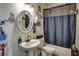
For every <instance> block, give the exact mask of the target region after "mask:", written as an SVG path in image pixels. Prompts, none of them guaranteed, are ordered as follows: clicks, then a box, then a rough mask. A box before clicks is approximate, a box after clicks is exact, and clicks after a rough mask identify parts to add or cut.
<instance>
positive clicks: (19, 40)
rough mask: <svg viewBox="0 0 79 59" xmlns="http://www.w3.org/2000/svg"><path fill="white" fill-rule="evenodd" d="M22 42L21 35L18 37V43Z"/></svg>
mask: <svg viewBox="0 0 79 59" xmlns="http://www.w3.org/2000/svg"><path fill="white" fill-rule="evenodd" d="M21 43H22V40H21V36H20V38H19V39H18V44H21Z"/></svg>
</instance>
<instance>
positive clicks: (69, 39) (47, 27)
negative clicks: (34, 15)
mask: <svg viewBox="0 0 79 59" xmlns="http://www.w3.org/2000/svg"><path fill="white" fill-rule="evenodd" d="M75 9H76V8H75V4H69V5H65V6H63V7H58V8H50V9H45V10H44V13H43V14H44V17H43V18H44V21H43V29H44V38H45V41H46V43H49V44H53V45H57V46H61V47H66V48H70V47H71V46H72V44H73V41H74V37H75V34H76V14H75V13H74V12H75ZM72 11H74V12H72Z"/></svg>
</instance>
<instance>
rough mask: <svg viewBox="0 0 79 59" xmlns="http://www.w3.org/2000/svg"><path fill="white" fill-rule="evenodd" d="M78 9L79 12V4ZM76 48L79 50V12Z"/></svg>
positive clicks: (78, 15) (78, 16)
mask: <svg viewBox="0 0 79 59" xmlns="http://www.w3.org/2000/svg"><path fill="white" fill-rule="evenodd" d="M76 7H77V9H78V11H79V3H77V6H76ZM76 47H77V48H78V50H79V12H78V14H77V19H76Z"/></svg>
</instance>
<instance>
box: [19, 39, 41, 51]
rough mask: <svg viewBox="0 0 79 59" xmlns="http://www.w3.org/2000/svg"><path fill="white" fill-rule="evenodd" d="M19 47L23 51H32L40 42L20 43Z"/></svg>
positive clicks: (32, 40)
mask: <svg viewBox="0 0 79 59" xmlns="http://www.w3.org/2000/svg"><path fill="white" fill-rule="evenodd" d="M19 45H20V47H22V48H23V49H25V50H27V49H32V48H35V47H37V46H39V45H40V41H39V40H35V39H31V40H30V41H29V42H22V43H21V44H19Z"/></svg>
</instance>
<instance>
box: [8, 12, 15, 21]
mask: <svg viewBox="0 0 79 59" xmlns="http://www.w3.org/2000/svg"><path fill="white" fill-rule="evenodd" d="M9 20H10V21H11V22H14V13H10V17H9Z"/></svg>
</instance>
